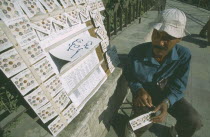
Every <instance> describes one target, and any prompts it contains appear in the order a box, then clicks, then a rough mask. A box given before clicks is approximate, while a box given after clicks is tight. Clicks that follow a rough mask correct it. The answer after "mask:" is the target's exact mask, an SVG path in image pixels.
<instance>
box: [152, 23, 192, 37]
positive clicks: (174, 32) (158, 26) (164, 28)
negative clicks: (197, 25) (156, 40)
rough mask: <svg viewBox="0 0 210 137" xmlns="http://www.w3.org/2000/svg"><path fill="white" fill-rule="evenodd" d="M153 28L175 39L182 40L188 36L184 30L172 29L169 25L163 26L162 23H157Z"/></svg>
mask: <svg viewBox="0 0 210 137" xmlns="http://www.w3.org/2000/svg"><path fill="white" fill-rule="evenodd" d="M153 28H154V29H156V30H159V31H164V32H166V33H168V34H169V35H171V36H173V37H175V38H183V37H185V36H187V35H190V33H189V32H188V31H187V30H186V29H183V28H181V27H180V28H178V27H174V26H171V25H164V24H163V23H157V24H155V25H154V26H153Z"/></svg>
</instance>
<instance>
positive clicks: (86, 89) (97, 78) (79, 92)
mask: <svg viewBox="0 0 210 137" xmlns="http://www.w3.org/2000/svg"><path fill="white" fill-rule="evenodd" d="M105 76H106V74H105V72H104V70H103V69H102V68H101V66H100V67H99V68H97V69H96V70H95V71H94V72H93V73H92V74H91V75H90V76H89V77H88V78H87V79H86V80H85V81H84V82H83V83H82V84H81V85H80V86H79V87H78V89H76V90H75V91H74V92H73V93H72V94H71V95H70V96H69V97H70V99H71V100H72V102H73V103H74V104H75V106H76V107H78V106H79V105H80V104H82V102H83V101H84V100H85V98H86V97H87V96H88V95H90V94H91V92H92V91H93V90H94V88H95V87H96V86H97V85H98V84H99V83H100V82H101V81H102V79H103V78H104V77H105Z"/></svg>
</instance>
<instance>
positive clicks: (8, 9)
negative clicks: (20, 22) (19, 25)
mask: <svg viewBox="0 0 210 137" xmlns="http://www.w3.org/2000/svg"><path fill="white" fill-rule="evenodd" d="M1 3H2V4H1V5H0V17H1V19H2V20H3V21H4V22H5V24H7V23H8V22H10V21H12V20H15V19H17V18H19V17H20V16H22V15H24V13H23V12H22V10H21V8H20V5H19V4H18V1H16V0H10V1H8V0H1Z"/></svg>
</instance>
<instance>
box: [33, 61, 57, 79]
mask: <svg viewBox="0 0 210 137" xmlns="http://www.w3.org/2000/svg"><path fill="white" fill-rule="evenodd" d="M33 68H34V69H35V72H36V73H37V74H38V76H39V77H40V79H41V80H42V81H45V80H47V79H48V78H49V77H50V76H52V75H53V74H54V71H53V68H52V66H51V64H50V63H49V61H48V60H47V59H46V58H44V59H42V60H40V61H39V62H37V63H36V64H34V65H33Z"/></svg>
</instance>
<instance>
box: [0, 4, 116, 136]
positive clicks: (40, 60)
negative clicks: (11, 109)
mask: <svg viewBox="0 0 210 137" xmlns="http://www.w3.org/2000/svg"><path fill="white" fill-rule="evenodd" d="M103 10H105V7H104V5H103V2H102V0H9V1H8V0H0V17H1V21H0V70H1V71H2V72H3V73H4V74H5V76H6V77H7V78H8V79H10V80H11V81H12V82H13V84H14V85H15V86H16V88H17V90H18V91H19V92H20V94H21V95H22V96H23V98H24V99H25V100H26V102H27V103H28V104H29V105H30V107H31V108H32V109H33V110H34V112H35V113H36V114H37V116H38V117H39V118H40V119H41V121H42V122H43V123H45V124H46V125H47V127H48V128H49V131H50V132H51V133H52V134H53V135H54V136H56V135H58V134H59V133H60V132H61V131H62V130H63V129H64V128H65V127H66V126H67V125H68V124H69V123H70V122H71V121H72V120H73V119H74V118H75V117H76V116H77V115H78V114H79V112H80V110H81V109H82V108H83V107H84V106H85V104H86V103H87V102H88V100H89V99H90V98H91V97H92V96H93V95H94V94H95V93H96V92H97V90H98V89H99V88H100V86H101V85H102V84H103V83H104V81H105V80H106V78H107V76H108V75H109V74H110V72H111V73H112V72H113V70H114V68H115V67H116V66H117V65H118V64H119V59H118V56H117V51H116V48H114V47H111V46H110V45H109V38H108V36H107V32H106V29H105V27H104V24H103V18H104V17H103V16H102V15H101V12H102V11H103Z"/></svg>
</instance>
